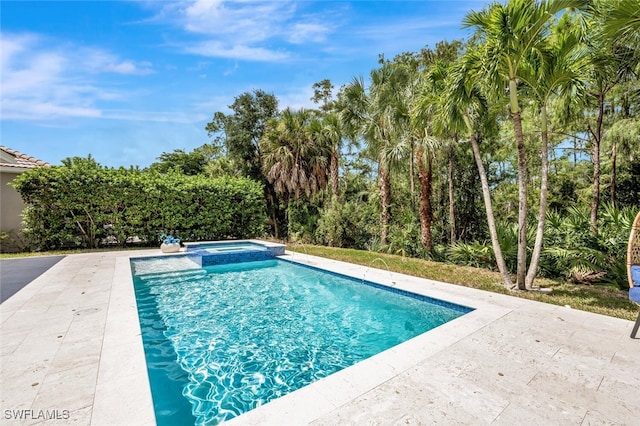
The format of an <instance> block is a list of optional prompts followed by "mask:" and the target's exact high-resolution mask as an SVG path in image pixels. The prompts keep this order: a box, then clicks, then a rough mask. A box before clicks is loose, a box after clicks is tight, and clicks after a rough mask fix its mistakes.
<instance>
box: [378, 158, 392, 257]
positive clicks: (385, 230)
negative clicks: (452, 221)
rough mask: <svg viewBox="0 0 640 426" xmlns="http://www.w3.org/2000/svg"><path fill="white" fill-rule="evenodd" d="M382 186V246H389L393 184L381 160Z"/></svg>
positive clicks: (380, 182)
mask: <svg viewBox="0 0 640 426" xmlns="http://www.w3.org/2000/svg"><path fill="white" fill-rule="evenodd" d="M378 169H379V172H378V174H379V178H378V179H379V184H380V207H381V211H380V244H382V245H383V246H385V245H387V242H388V237H389V221H390V219H391V212H390V210H391V182H390V180H389V171H388V170H387V167H386V165H385V164H384V162H383V161H382V160H381V161H380V164H379V166H378Z"/></svg>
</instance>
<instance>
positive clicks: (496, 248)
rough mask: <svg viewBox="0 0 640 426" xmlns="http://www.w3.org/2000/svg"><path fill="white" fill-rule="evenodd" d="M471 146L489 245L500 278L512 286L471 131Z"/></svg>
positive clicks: (475, 142)
mask: <svg viewBox="0 0 640 426" xmlns="http://www.w3.org/2000/svg"><path fill="white" fill-rule="evenodd" d="M471 147H472V148H473V157H474V158H475V160H476V166H477V167H478V173H479V174H480V183H481V184H482V198H483V199H484V208H485V211H486V212H487V225H489V234H490V235H491V245H492V246H493V253H494V255H495V257H496V264H497V265H498V270H499V271H500V274H501V275H502V280H503V281H504V285H505V287H507V288H512V287H513V281H511V277H510V276H509V271H508V270H507V264H506V263H505V262H504V256H503V255H502V249H501V248H500V242H499V241H498V231H497V230H496V221H495V219H494V216H493V207H492V205H491V193H490V192H489V181H488V180H487V172H486V171H485V169H484V165H483V164H482V156H481V155H480V148H479V147H478V139H477V138H476V136H475V135H474V134H473V133H472V134H471Z"/></svg>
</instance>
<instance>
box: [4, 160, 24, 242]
mask: <svg viewBox="0 0 640 426" xmlns="http://www.w3.org/2000/svg"><path fill="white" fill-rule="evenodd" d="M16 176H18V173H8V172H0V231H4V232H10V231H13V232H11V237H12V238H6V239H3V240H2V241H1V251H3V252H7V251H17V249H18V247H16V246H15V242H14V241H13V240H14V239H15V238H16V237H17V235H16V234H15V232H16V231H18V230H20V229H22V217H21V216H20V213H22V209H24V203H23V202H22V198H20V195H19V194H18V192H17V191H16V190H15V189H13V187H11V186H9V185H7V184H8V183H9V182H11V181H12V180H13V179H14V178H15V177H16Z"/></svg>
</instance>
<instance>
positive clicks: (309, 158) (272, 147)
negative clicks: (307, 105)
mask: <svg viewBox="0 0 640 426" xmlns="http://www.w3.org/2000/svg"><path fill="white" fill-rule="evenodd" d="M314 126H315V127H317V126H319V123H318V122H317V119H316V117H315V115H314V113H313V112H312V111H311V110H305V109H301V110H298V111H292V110H291V109H289V108H287V109H285V110H284V111H283V112H282V114H281V116H280V118H275V119H272V120H270V121H269V122H268V124H267V128H266V130H265V134H264V136H263V137H262V139H261V140H260V149H261V152H262V167H263V170H264V173H265V175H266V176H267V179H268V180H269V182H270V183H272V184H273V186H274V188H275V190H276V192H278V193H280V194H282V195H283V196H284V197H285V202H287V201H288V200H289V199H290V198H291V196H293V197H295V198H296V199H298V198H300V197H301V196H302V194H304V195H306V196H307V197H309V196H310V195H311V194H312V193H314V192H317V191H320V190H322V189H324V188H325V187H326V184H327V163H328V158H330V148H329V147H328V146H327V145H325V144H323V143H322V141H321V140H318V139H314V138H313V135H314V134H315V133H317V131H314V130H310V127H311V128H312V129H313V127H314Z"/></svg>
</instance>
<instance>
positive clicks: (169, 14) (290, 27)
mask: <svg viewBox="0 0 640 426" xmlns="http://www.w3.org/2000/svg"><path fill="white" fill-rule="evenodd" d="M297 12H298V11H297V7H296V4H295V3H294V2H292V1H266V2H265V1H261V2H256V1H236V2H229V1H221V0H195V1H183V2H180V3H169V4H166V5H164V7H163V8H162V10H161V11H160V14H159V16H158V17H157V19H160V20H166V21H170V22H172V23H174V24H177V25H179V26H180V27H182V28H183V29H184V30H185V31H186V32H187V33H190V34H192V35H195V36H197V37H199V40H196V41H193V42H190V43H181V44H180V45H182V46H183V48H184V50H185V51H186V52H187V53H194V54H198V55H203V56H208V57H219V58H229V59H236V60H245V61H262V62H264V61H268V62H279V61H284V60H288V59H290V58H291V53H290V52H289V51H288V50H287V49H286V46H287V44H302V43H307V42H313V43H321V42H324V41H325V39H326V37H327V35H328V34H329V33H331V31H332V27H331V26H330V25H327V24H324V23H323V22H325V20H324V19H321V17H319V16H303V17H300V16H298V15H297ZM274 45H276V46H279V47H278V48H274V47H272V46H274Z"/></svg>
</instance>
